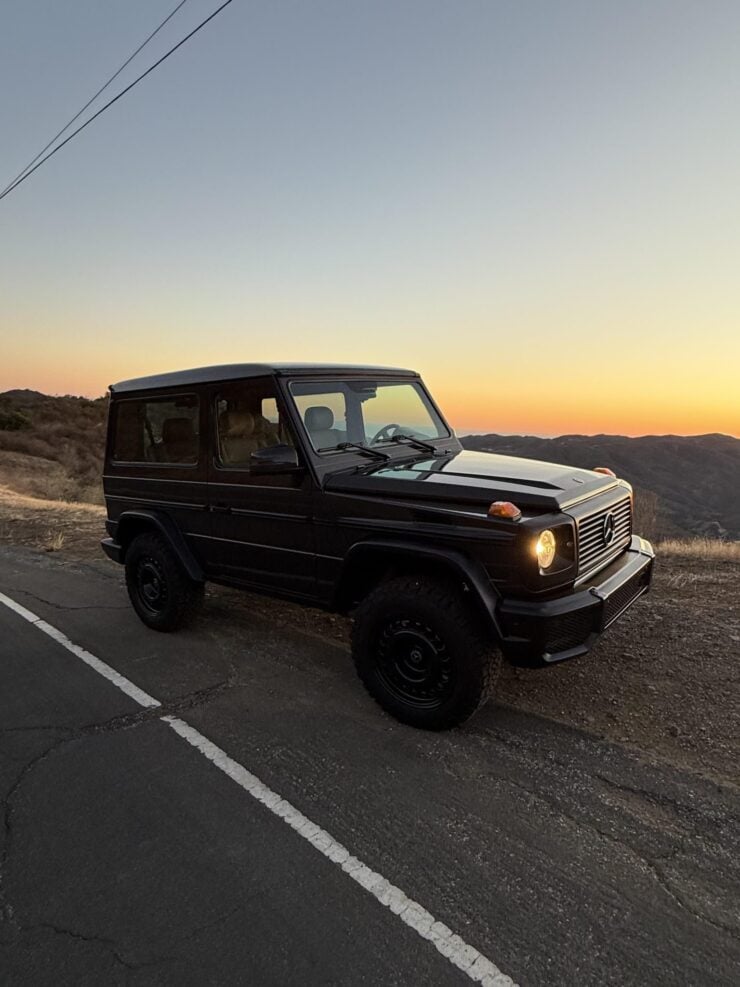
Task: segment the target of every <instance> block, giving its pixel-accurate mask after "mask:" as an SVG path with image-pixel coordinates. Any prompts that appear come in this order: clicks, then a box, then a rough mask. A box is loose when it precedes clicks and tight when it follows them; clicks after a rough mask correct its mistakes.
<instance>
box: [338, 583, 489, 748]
mask: <svg viewBox="0 0 740 987" xmlns="http://www.w3.org/2000/svg"><path fill="white" fill-rule="evenodd" d="M352 653H353V658H354V661H355V667H356V669H357V673H358V675H359V676H360V678H361V679H362V681H363V683H364V685H365V687H366V688H367V690H368V692H369V693H370V695H371V696H372V697H373V698H374V699H375V700H376V702H378V703H379V704H380V705H381V706H382V707H383V709H385V710H386V711H387V712H389V713H391V714H392V715H393V716H395V717H396V719H398V720H401V721H402V722H403V723H409V724H411V725H412V726H416V727H422V728H425V729H428V730H445V729H447V728H449V727H453V726H457V725H458V724H460V723H463V722H464V721H465V720H467V719H468V718H469V717H471V716H472V715H473V713H475V711H476V710H477V709H479V708H480V706H482V705H483V703H485V701H486V700H487V699H488V697H489V696H490V695H491V693H492V692H493V689H494V687H495V683H496V680H497V678H498V673H499V670H500V667H501V661H502V658H501V654H500V652H499V651H498V650H497V649H496V648H495V647H494V645H493V643H492V642H491V641H490V640H489V639H488V637H487V635H486V633H485V631H484V628H483V625H482V623H481V621H480V620H479V619H478V615H477V614H476V613H475V612H473V610H472V609H471V607H470V605H469V604H468V602H467V601H466V600H465V599H464V597H463V593H462V591H461V588H460V587H458V586H456V585H455V584H454V583H452V582H449V583H448V582H445V581H443V580H437V579H428V578H424V577H416V576H399V577H397V578H394V579H391V580H388V581H387V582H384V583H381V585H380V586H378V587H377V588H376V589H375V590H374V591H373V592H372V593H371V594H370V595H369V596H368V597H366V599H365V600H364V601H363V602H362V603H361V604H360V606H359V607H358V609H357V613H356V614H355V622H354V627H353V632H352Z"/></svg>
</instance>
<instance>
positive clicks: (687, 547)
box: [657, 538, 740, 562]
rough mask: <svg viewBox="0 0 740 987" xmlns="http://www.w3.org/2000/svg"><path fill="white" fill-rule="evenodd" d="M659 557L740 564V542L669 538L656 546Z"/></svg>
mask: <svg viewBox="0 0 740 987" xmlns="http://www.w3.org/2000/svg"><path fill="white" fill-rule="evenodd" d="M657 551H658V553H659V555H662V556H668V557H678V558H688V559H702V560H703V561H705V562H740V541H718V540H717V539H713V538H692V539H690V540H688V539H687V540H680V539H677V538H669V539H667V540H666V541H662V542H660V544H659V545H658V546H657Z"/></svg>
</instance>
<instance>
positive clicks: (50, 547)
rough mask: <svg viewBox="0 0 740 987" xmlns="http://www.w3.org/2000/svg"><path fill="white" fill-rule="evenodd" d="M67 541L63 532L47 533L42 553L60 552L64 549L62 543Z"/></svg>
mask: <svg viewBox="0 0 740 987" xmlns="http://www.w3.org/2000/svg"><path fill="white" fill-rule="evenodd" d="M66 540H67V536H66V534H65V533H64V532H63V531H49V533H48V534H47V536H46V540H45V541H44V545H43V548H44V551H46V552H61V550H62V549H63V548H64V543H65V542H66Z"/></svg>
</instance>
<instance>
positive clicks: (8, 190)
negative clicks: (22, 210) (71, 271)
mask: <svg viewBox="0 0 740 987" xmlns="http://www.w3.org/2000/svg"><path fill="white" fill-rule="evenodd" d="M232 2H233V0H225V2H224V3H222V4H221V6H220V7H217V8H216V9H215V10H214V11H213V13H212V14H210V15H209V16H208V17H206V19H205V20H203V21H201V22H200V24H198V26H197V27H195V28H193V30H192V31H191V32H190V33H189V34H186V35H185V37H184V38H183V39H182V40H181V41H178V42H177V44H176V45H173V47H172V48H170V50H169V51H167V52H165V53H164V55H162V57H161V58H158V59H157V61H156V62H155V63H154V64H153V65H150V66H149V68H148V69H147V70H146V71H145V72H142V73H141V75H140V76H138V78H136V79H134V81H133V82H131V83H130V84H129V85H128V86H126V88H125V89H122V90H121V92H120V93H118V95H117V96H114V97H113V99H110V100H108V102H107V103H105V105H103V106H101V107H100V109H99V110H97V111H96V112H95V113H93V115H92V116H91V117H89V119H87V120H85V122H84V123H83V124H81V125H80V126H79V127H78V128H77V129H76V130H73V131H72V133H71V134H70V135H69V137H65V139H64V140H63V141H62V143H61V144H57V146H56V147H55V148H53V150H51V151H49V153H48V154H46V155H44V157H43V158H41V160H40V161H38V162H36V164H35V165H34V166H33V168H29V170H28V171H26V172H25V174H21V176H20V178H17V179H16V180H15V181H14V182H12V183H11V184H10V185H9V186H8V188H6V189H4V190H3V192H0V199H4V198H5V196H6V195H10V193H11V192H13V191H14V190H15V189H17V188H18V186H19V185H20V184H21V183H22V182H25V180H26V179H27V178H30V177H31V175H32V174H33V173H34V171H36V169H37V168H40V167H41V165H42V164H44V163H45V162H46V161H48V160H49V158H51V157H53V156H54V155H55V154H56V153H57V151H61V149H62V148H63V147H64V145H65V144H69V142H70V141H71V140H72V139H73V138H74V137H76V136H77V135H78V134H79V133H80V132H81V131H82V130H84V129H85V127H87V126H88V125H89V124H91V123H92V122H93V120H96V119H97V118H98V117H99V116H100V114H101V113H105V111H106V110H107V109H108V108H109V107H110V106H113V104H114V103H117V102H118V100H119V99H120V98H121V96H125V95H126V93H127V92H129V91H130V90H131V89H133V88H134V86H136V85H138V83H140V82H141V80H142V79H145V78H146V77H147V76H148V75H149V73H150V72H153V71H154V70H155V69H156V68H157V66H158V65H161V64H162V62H164V61H166V59H168V58H169V57H170V55H173V54H174V53H175V52H176V51H177V49H178V48H181V47H182V46H183V45H184V44H185V42H186V41H189V40H190V39H191V38H192V37H193V35H194V34H197V33H198V31H200V30H201V28H204V27H205V26H206V24H207V23H208V22H209V21H212V20H213V18H214V17H215V16H216V15H217V14H220V13H221V11H222V10H223V9H224V8H225V7H228V6H229V4H230V3H232Z"/></svg>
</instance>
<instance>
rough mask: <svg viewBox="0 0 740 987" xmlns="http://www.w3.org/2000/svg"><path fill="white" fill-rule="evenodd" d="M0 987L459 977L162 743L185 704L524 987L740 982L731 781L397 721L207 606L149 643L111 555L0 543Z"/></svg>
mask: <svg viewBox="0 0 740 987" xmlns="http://www.w3.org/2000/svg"><path fill="white" fill-rule="evenodd" d="M0 592H2V593H4V594H6V595H7V596H9V597H11V598H13V599H14V600H16V601H17V602H18V603H20V604H21V605H23V606H25V607H27V608H28V609H29V610H31V611H33V612H34V613H36V614H38V615H40V616H41V617H42V618H43V619H44V620H46V621H48V622H49V623H50V624H52V625H54V626H55V627H57V628H59V629H60V630H61V631H62V632H63V633H64V634H65V635H67V636H68V637H69V638H71V640H72V641H74V642H76V643H77V644H79V645H81V646H83V647H84V648H86V649H88V650H89V651H91V652H93V653H94V654H95V655H97V656H98V657H99V658H101V659H102V660H103V661H105V662H107V663H108V664H109V665H110V666H112V667H113V668H114V669H116V670H117V671H119V672H120V673H122V674H123V675H125V676H126V677H127V678H129V679H130V680H131V681H132V682H134V683H135V684H136V685H137V686H139V687H140V688H142V689H144V690H146V692H148V693H149V694H151V695H152V696H154V697H155V698H156V699H158V700H159V701H160V702H161V703H162V708H158V709H153V710H142V708H141V707H140V706H139V705H137V704H136V703H135V702H134V701H133V700H132V699H130V698H128V697H127V696H126V695H124V694H123V693H122V692H121V691H119V690H118V689H117V688H115V686H114V685H112V684H111V683H110V682H109V681H107V680H106V679H104V678H102V677H101V676H100V675H98V674H97V673H96V672H95V671H94V670H93V669H91V668H90V667H88V666H87V665H85V664H84V663H83V662H82V661H81V660H79V659H78V658H76V657H75V656H74V655H72V654H70V652H69V651H67V650H65V649H64V648H63V647H62V646H61V645H60V644H58V643H56V642H54V641H53V640H51V639H50V638H49V637H48V636H47V635H45V634H43V633H42V632H41V631H39V630H38V628H36V627H34V626H32V625H31V624H29V623H28V622H26V621H24V620H23V619H22V618H21V617H20V616H18V615H17V614H15V613H13V612H12V611H10V610H8V609H7V608H6V607H4V606H0V797H1V798H2V806H1V808H2V813H3V817H4V825H2V826H0V918H1V919H2V922H1V923H0V983H1V984H2V985H3V987H10V985H26V984H32V985H34V987H36V985H46V984H49V985H51V984H54V985H65V984H70V985H72V984H74V985H86V984H90V985H92V984H95V985H98V984H103V983H104V984H170V983H177V984H199V985H200V984H260V985H261V984H420V985H421V984H424V985H427V984H466V983H467V984H470V983H471V980H470V979H469V978H468V977H467V976H466V975H465V974H464V973H462V972H461V971H460V970H458V969H456V968H455V967H454V966H453V965H452V964H451V963H450V962H449V961H448V960H447V959H445V957H444V956H442V955H441V954H440V953H439V952H438V951H437V950H436V949H434V948H433V946H431V945H430V944H429V943H428V942H426V941H425V940H424V939H422V938H421V937H420V936H419V935H418V934H417V933H416V932H415V931H414V930H413V929H411V928H409V927H408V926H407V925H405V924H404V923H403V922H402V921H400V920H399V918H398V917H397V916H396V915H394V914H393V912H392V911H391V910H389V909H388V908H384V907H383V906H382V905H381V904H379V903H378V901H376V900H375V898H373V897H372V896H371V895H370V894H369V893H368V892H366V891H364V890H363V889H362V888H361V887H359V886H358V885H357V884H356V883H355V882H353V881H352V880H350V879H349V878H348V876H347V875H346V874H345V873H344V872H343V871H342V870H341V869H340V867H338V866H337V865H336V864H333V863H332V862H331V861H330V860H328V859H327V858H326V857H325V856H322V855H321V854H320V853H319V852H317V850H315V849H314V847H312V846H311V845H310V844H309V843H307V842H306V840H304V839H301V837H300V836H299V835H297V834H296V833H295V832H294V831H293V830H291V829H290V828H289V827H288V826H286V825H285V823H284V822H282V821H281V820H280V819H279V818H277V817H276V816H275V815H273V814H271V813H270V812H269V811H267V809H266V808H265V807H264V806H263V805H261V804H259V803H258V802H256V801H255V799H254V798H252V797H251V796H250V795H249V794H248V793H247V792H245V791H244V790H243V789H242V788H240V787H239V786H238V785H237V784H235V783H234V781H232V780H231V779H230V778H229V777H227V776H226V775H225V774H223V773H222V772H220V771H219V770H217V768H216V767H215V766H214V765H213V764H212V763H210V762H209V761H208V760H207V759H206V758H205V757H203V756H202V755H201V754H200V753H199V752H198V751H197V750H195V749H194V748H193V747H191V746H189V745H188V744H187V743H186V742H185V741H184V740H182V739H181V738H180V737H178V736H177V735H176V734H175V733H174V732H173V730H172V729H170V727H168V726H167V724H166V723H164V722H163V721H162V720H161V717H162V716H163V715H166V714H172V715H175V716H177V717H179V718H181V719H182V720H184V721H185V722H186V723H188V724H190V725H192V726H193V727H195V728H197V730H199V731H200V732H201V733H202V734H203V735H204V736H205V737H207V738H209V739H210V740H211V741H213V742H214V743H215V744H217V745H218V746H219V747H220V748H222V749H223V750H224V751H226V752H227V753H228V755H230V757H231V758H233V759H235V760H236V761H237V762H239V763H240V764H241V765H243V766H244V767H245V768H247V769H248V770H249V771H251V772H253V773H254V774H256V775H257V776H258V777H259V778H260V779H261V780H262V781H263V782H265V783H266V784H267V785H269V786H270V788H272V789H273V790H274V791H275V792H277V793H279V794H280V795H281V796H283V797H284V798H285V799H287V800H289V801H290V802H291V803H292V804H293V805H294V806H296V807H297V808H298V809H299V810H300V811H301V812H303V813H304V814H305V815H306V816H307V817H308V818H309V819H310V820H312V821H313V822H314V823H316V824H317V825H318V826H321V827H323V828H324V829H326V830H327V831H328V832H329V833H330V834H332V836H334V837H335V838H336V839H337V840H339V841H340V842H341V843H342V844H343V845H344V846H345V847H347V848H348V849H349V851H350V852H351V853H352V854H354V855H356V856H357V857H359V858H360V859H361V860H362V861H364V863H365V864H367V865H368V866H369V867H371V868H373V869H374V870H376V871H378V872H379V873H380V874H382V875H383V876H384V877H385V878H387V879H388V880H389V881H391V882H392V883H393V884H395V885H397V886H398V887H400V888H402V889H403V891H404V892H405V893H406V894H407V895H409V896H410V897H411V898H413V899H415V900H416V901H417V902H419V903H420V904H421V905H423V906H424V908H426V909H428V911H429V912H431V913H432V915H433V916H434V917H435V918H437V919H438V920H439V921H441V922H443V923H445V924H446V925H447V926H449V927H450V928H451V929H452V930H453V931H454V932H456V933H457V934H459V935H460V936H461V937H462V938H463V939H464V940H465V942H466V943H468V944H470V945H472V946H473V947H475V948H476V949H477V950H479V951H480V952H481V953H482V954H483V955H484V956H486V957H488V958H489V959H490V960H491V961H492V962H493V963H495V964H496V965H497V966H498V967H499V968H500V969H501V970H502V971H503V972H504V973H505V974H508V976H510V977H511V978H512V979H513V980H514V981H516V982H517V983H519V984H521V985H535V984H569V985H570V984H574V983H579V984H620V985H624V984H646V983H649V984H651V985H661V984H666V985H668V984H670V985H672V987H674V985H677V984H712V985H718V984H733V985H735V984H737V983H738V982H740V890H739V889H740V795H739V794H738V791H737V790H736V789H734V788H732V787H730V786H727V787H722V786H719V785H718V784H716V783H714V782H712V781H708V780H706V779H704V778H702V777H700V776H697V775H692V774H689V773H686V772H683V771H679V770H677V769H675V768H672V767H670V766H669V765H666V764H662V765H657V764H649V763H647V762H646V761H643V760H641V759H640V758H639V756H638V755H637V754H635V753H634V752H630V751H628V750H626V749H623V748H621V747H619V746H618V745H611V744H608V743H605V742H604V741H602V740H598V739H597V738H594V737H592V736H590V735H589V734H586V733H583V732H580V731H576V730H572V729H568V728H566V727H563V726H560V725H558V724H555V723H553V722H550V721H547V720H544V719H539V718H537V717H533V716H529V715H525V714H523V713H520V712H517V711H515V710H511V709H505V708H501V707H496V706H495V705H489V706H488V707H487V708H486V709H485V710H483V711H482V712H481V713H480V714H479V716H478V717H477V718H476V719H475V720H474V721H472V722H471V723H470V724H469V725H468V726H467V727H466V728H464V729H463V730H458V731H453V732H450V733H446V734H425V733H421V732H418V731H414V730H412V729H410V728H408V727H404V726H402V725H400V724H397V723H395V722H394V721H393V720H391V719H390V718H388V717H387V716H385V715H384V714H383V713H382V712H381V711H380V710H379V709H378V708H377V707H376V706H375V705H374V704H373V703H372V702H371V701H370V700H369V699H368V698H367V697H366V696H365V694H364V693H363V691H362V688H361V686H360V685H359V683H358V681H357V680H356V678H355V675H354V671H353V669H352V666H351V662H350V660H349V656H348V654H347V652H346V651H345V650H344V649H343V648H342V647H341V646H338V645H336V644H331V643H327V642H325V641H322V640H321V639H319V638H318V637H314V636H311V635H309V634H303V633H300V632H297V631H295V630H287V629H285V628H281V627H275V626H271V624H270V623H269V622H268V621H266V620H265V619H264V618H263V617H261V616H260V614H259V610H258V607H255V608H254V609H253V610H251V611H246V612H245V611H243V610H239V612H237V613H234V612H232V604H231V597H230V596H229V595H223V594H219V593H215V594H213V595H212V596H209V598H208V600H207V604H206V607H205V609H204V612H203V614H202V617H201V618H200V620H199V622H198V623H197V624H196V625H195V626H194V628H193V629H192V630H189V631H186V632H182V633H179V634H176V635H161V634H157V633H155V632H153V631H149V630H147V629H146V628H144V627H143V626H142V625H141V624H140V623H139V621H138V619H137V618H136V617H135V615H134V613H133V611H132V610H131V609H130V607H129V605H128V602H127V598H126V595H125V590H124V588H123V584H122V579H121V573H120V570H119V569H118V568H117V567H115V566H113V565H112V564H109V563H106V562H105V561H101V562H100V563H95V564H83V563H71V562H63V561H59V560H58V559H55V558H54V557H52V556H47V555H45V554H43V553H36V552H33V551H31V550H22V549H0Z"/></svg>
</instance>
